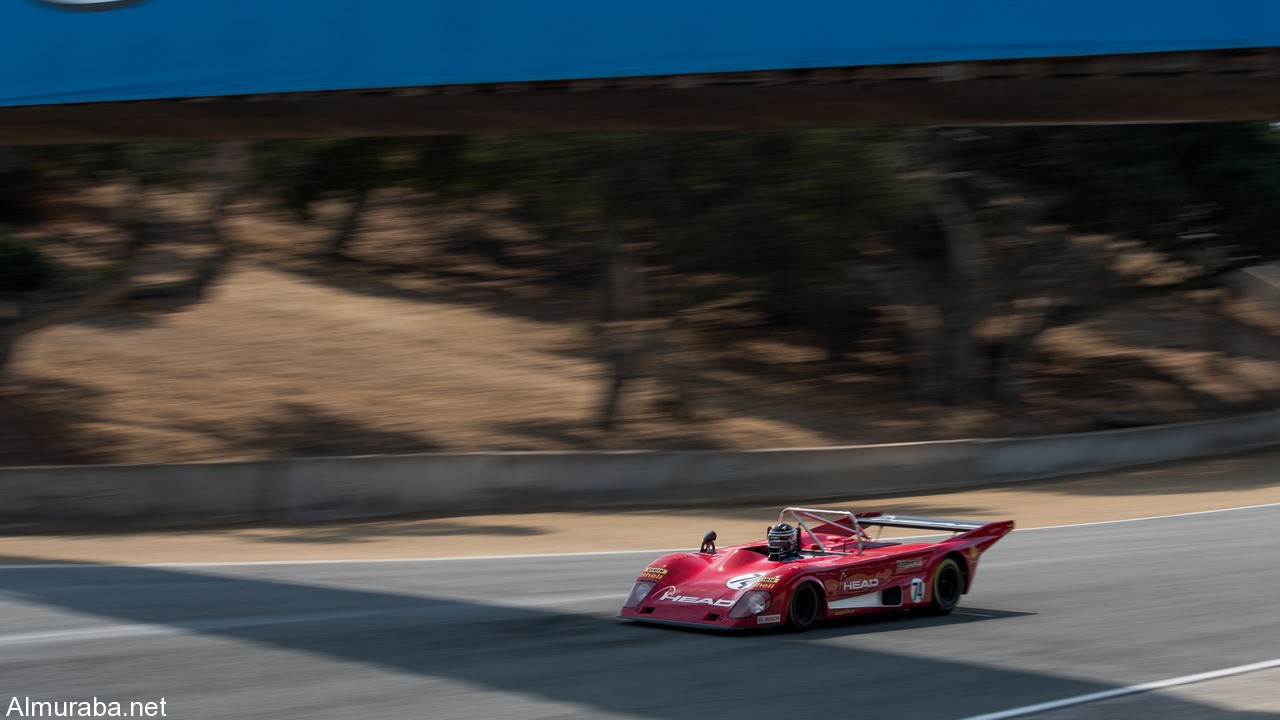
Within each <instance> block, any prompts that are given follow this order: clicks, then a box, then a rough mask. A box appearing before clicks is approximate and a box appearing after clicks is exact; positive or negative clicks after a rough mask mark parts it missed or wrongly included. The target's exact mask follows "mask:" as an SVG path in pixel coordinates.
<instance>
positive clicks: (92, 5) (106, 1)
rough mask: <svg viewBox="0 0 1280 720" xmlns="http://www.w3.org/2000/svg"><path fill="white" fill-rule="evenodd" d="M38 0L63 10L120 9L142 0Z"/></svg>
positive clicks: (37, 0)
mask: <svg viewBox="0 0 1280 720" xmlns="http://www.w3.org/2000/svg"><path fill="white" fill-rule="evenodd" d="M36 2H38V3H40V4H41V5H45V6H48V7H55V8H58V9H61V10H119V9H120V8H123V7H128V6H130V5H137V4H138V3H140V2H142V0H36Z"/></svg>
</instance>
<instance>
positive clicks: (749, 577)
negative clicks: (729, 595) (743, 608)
mask: <svg viewBox="0 0 1280 720" xmlns="http://www.w3.org/2000/svg"><path fill="white" fill-rule="evenodd" d="M762 577H764V573H762V572H753V573H747V574H746V575H738V576H736V577H731V578H729V580H728V582H726V583H725V584H724V586H725V587H727V588H729V589H730V590H746V589H747V588H748V587H749V586H750V585H751V583H754V582H755V581H756V580H759V579H760V578H762Z"/></svg>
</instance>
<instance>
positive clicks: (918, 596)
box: [911, 578, 924, 603]
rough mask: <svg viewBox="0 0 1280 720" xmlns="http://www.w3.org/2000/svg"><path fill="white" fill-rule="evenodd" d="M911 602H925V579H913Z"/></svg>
mask: <svg viewBox="0 0 1280 720" xmlns="http://www.w3.org/2000/svg"><path fill="white" fill-rule="evenodd" d="M911 602H913V603H919V602H924V578H911Z"/></svg>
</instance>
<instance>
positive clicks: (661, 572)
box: [640, 567, 667, 581]
mask: <svg viewBox="0 0 1280 720" xmlns="http://www.w3.org/2000/svg"><path fill="white" fill-rule="evenodd" d="M666 575H667V570H666V568H655V567H647V568H645V569H644V571H643V572H641V573H640V579H641V580H658V581H662V580H665V579H666Z"/></svg>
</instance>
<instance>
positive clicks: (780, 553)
mask: <svg viewBox="0 0 1280 720" xmlns="http://www.w3.org/2000/svg"><path fill="white" fill-rule="evenodd" d="M768 537H769V558H770V559H772V560H781V559H783V558H787V557H790V556H792V555H796V554H798V553H799V552H800V530H799V528H795V527H792V526H790V525H788V524H786V523H778V524H777V525H774V526H773V527H771V528H769V536H768Z"/></svg>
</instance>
